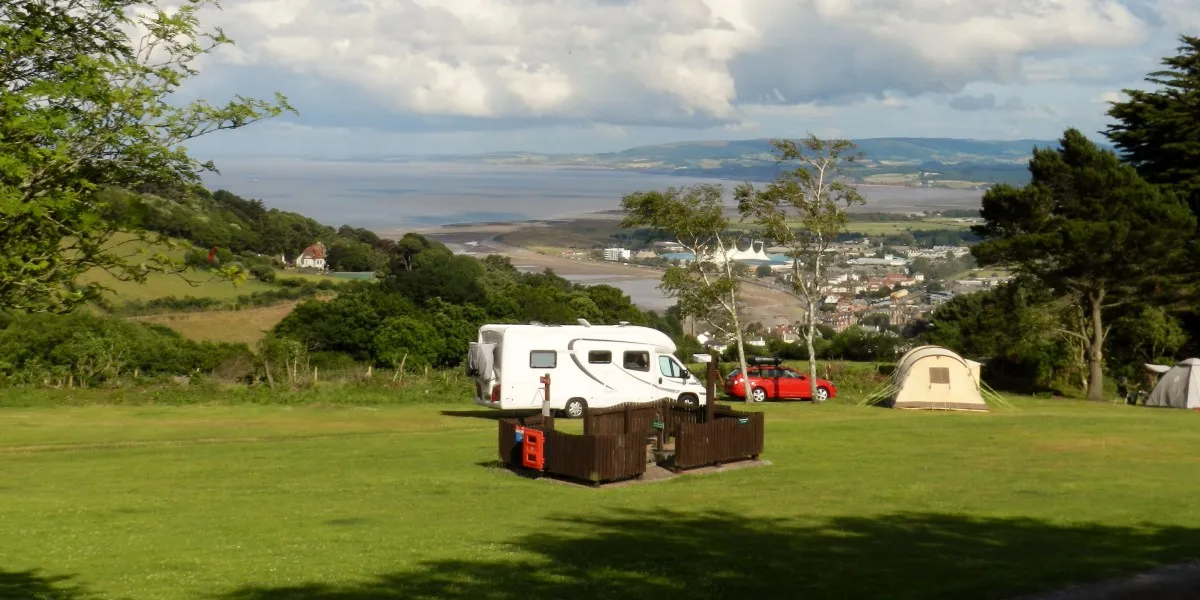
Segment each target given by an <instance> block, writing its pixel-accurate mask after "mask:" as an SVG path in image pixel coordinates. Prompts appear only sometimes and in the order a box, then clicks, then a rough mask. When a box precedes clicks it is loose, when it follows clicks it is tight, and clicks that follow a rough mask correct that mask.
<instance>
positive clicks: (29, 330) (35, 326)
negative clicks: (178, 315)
mask: <svg viewBox="0 0 1200 600" xmlns="http://www.w3.org/2000/svg"><path fill="white" fill-rule="evenodd" d="M0 325H2V326H3V328H2V329H0V357H2V358H0V381H3V382H5V383H10V384H13V383H17V384H19V383H41V382H44V381H47V380H50V381H63V382H65V381H67V380H68V379H69V380H72V381H74V382H75V383H77V384H80V385H97V384H101V383H104V382H110V381H115V380H119V379H122V378H126V377H132V376H134V375H135V374H138V375H143V376H163V375H190V374H192V373H196V372H201V373H211V372H213V371H215V370H217V369H218V368H219V367H221V366H222V365H224V364H226V363H229V362H231V361H238V360H246V359H248V358H249V359H252V358H253V355H251V353H250V351H249V349H248V348H247V347H246V346H245V345H244V344H213V343H206V342H194V341H190V340H186V339H183V338H182V337H180V336H179V334H177V333H175V332H174V331H172V330H171V329H168V328H166V327H163V326H159V325H149V324H145V323H137V322H131V321H125V320H122V319H116V318H112V317H104V316H96V315H92V314H89V313H84V312H80V313H72V314H68V315H53V314H32V315H9V316H7V317H5V318H4V319H3V321H2V322H0Z"/></svg>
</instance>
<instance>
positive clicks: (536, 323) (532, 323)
mask: <svg viewBox="0 0 1200 600" xmlns="http://www.w3.org/2000/svg"><path fill="white" fill-rule="evenodd" d="M529 324H530V325H541V323H539V322H537V321H530V322H529Z"/></svg>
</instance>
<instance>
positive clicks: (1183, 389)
mask: <svg viewBox="0 0 1200 600" xmlns="http://www.w3.org/2000/svg"><path fill="white" fill-rule="evenodd" d="M1146 406H1162V407H1166V408H1195V409H1200V358H1189V359H1187V360H1185V361H1181V362H1179V363H1177V364H1176V365H1175V366H1174V367H1171V370H1170V371H1167V372H1166V373H1165V374H1164V375H1163V376H1162V378H1161V379H1159V380H1158V385H1156V386H1154V391H1153V392H1150V397H1149V398H1146Z"/></svg>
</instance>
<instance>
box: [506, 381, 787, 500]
mask: <svg viewBox="0 0 1200 600" xmlns="http://www.w3.org/2000/svg"><path fill="white" fill-rule="evenodd" d="M705 414H706V413H705V409H704V408H703V407H694V406H687V405H684V404H682V403H679V402H676V401H674V400H661V401H659V402H651V403H629V404H621V405H618V406H614V407H611V408H604V409H595V410H593V409H588V410H587V412H586V413H585V416H584V422H583V434H582V435H576V434H570V433H563V432H560V431H556V430H555V429H554V420H553V418H550V419H544V418H543V417H542V416H541V415H533V416H528V417H523V418H516V419H501V420H500V428H499V436H500V437H499V452H500V460H501V462H503V463H505V464H508V465H511V466H514V467H520V466H521V447H520V446H521V444H520V443H518V442H517V441H516V430H517V427H526V428H531V429H537V430H540V431H542V432H543V433H544V435H545V444H544V446H543V455H544V457H545V463H544V465H543V467H544V471H545V472H546V473H548V474H551V475H558V476H561V477H567V478H571V479H576V480H580V481H588V482H591V483H593V484H598V483H602V482H606V481H617V480H621V479H629V478H632V477H639V476H641V475H642V474H644V473H645V472H646V464H647V452H646V441H647V439H649V438H650V437H651V436H654V437H656V438H657V441H658V444H659V446H660V447H661V446H662V445H663V444H665V443H666V442H667V441H668V440H669V439H670V438H674V439H675V452H674V458H673V459H672V461H671V463H670V464H669V465H667V466H670V467H671V468H673V469H675V470H677V471H678V470H682V469H692V468H696V467H703V466H708V465H719V464H722V463H726V462H733V461H737V460H743V459H747V458H757V457H758V455H759V454H761V453H762V449H763V415H762V413H741V412H737V411H734V410H733V409H731V408H730V407H728V406H721V405H717V406H715V407H714V408H713V412H712V414H713V417H712V419H711V420H708V421H707V422H706V417H705ZM656 423H661V429H659V428H657V427H655V424H656Z"/></svg>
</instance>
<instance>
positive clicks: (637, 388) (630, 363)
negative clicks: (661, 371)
mask: <svg viewBox="0 0 1200 600" xmlns="http://www.w3.org/2000/svg"><path fill="white" fill-rule="evenodd" d="M651 360H652V359H651V356H650V351H649V350H643V349H640V348H626V349H625V350H623V351H622V352H621V368H622V369H623V370H624V371H625V373H626V374H627V375H629V376H630V377H632V378H633V380H635V381H636V383H635V384H634V385H631V386H630V387H629V393H630V398H629V401H631V402H646V401H651V400H658V399H659V398H662V397H663V396H665V395H667V394H666V393H664V392H663V391H662V390H660V389H659V386H658V385H657V384H658V369H656V368H654V365H652V364H651Z"/></svg>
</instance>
